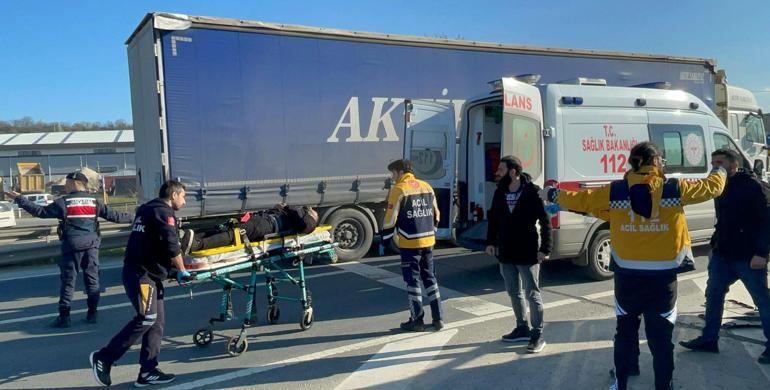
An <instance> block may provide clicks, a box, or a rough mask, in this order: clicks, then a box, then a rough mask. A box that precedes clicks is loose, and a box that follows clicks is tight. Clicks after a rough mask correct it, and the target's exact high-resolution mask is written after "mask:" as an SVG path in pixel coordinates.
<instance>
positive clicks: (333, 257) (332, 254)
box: [329, 250, 340, 264]
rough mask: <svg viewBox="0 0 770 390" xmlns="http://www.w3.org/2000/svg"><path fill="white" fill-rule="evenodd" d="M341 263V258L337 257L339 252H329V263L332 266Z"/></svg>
mask: <svg viewBox="0 0 770 390" xmlns="http://www.w3.org/2000/svg"><path fill="white" fill-rule="evenodd" d="M338 261H340V258H339V256H337V251H336V250H333V251H330V252H329V262H330V263H332V264H337V262H338Z"/></svg>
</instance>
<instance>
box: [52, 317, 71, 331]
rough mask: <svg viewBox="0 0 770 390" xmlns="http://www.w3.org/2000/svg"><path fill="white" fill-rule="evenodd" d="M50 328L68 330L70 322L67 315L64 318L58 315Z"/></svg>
mask: <svg viewBox="0 0 770 390" xmlns="http://www.w3.org/2000/svg"><path fill="white" fill-rule="evenodd" d="M50 326H51V327H52V328H69V327H70V326H72V320H71V319H70V316H69V315H66V316H65V315H61V314H59V315H58V316H57V317H56V318H54V320H53V321H51V323H50Z"/></svg>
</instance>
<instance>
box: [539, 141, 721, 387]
mask: <svg viewBox="0 0 770 390" xmlns="http://www.w3.org/2000/svg"><path fill="white" fill-rule="evenodd" d="M703 158H706V157H705V154H704V157H703ZM628 161H629V163H630V164H631V170H630V171H629V172H627V173H626V175H625V177H624V178H623V179H622V180H616V181H613V182H612V183H610V184H608V185H606V186H603V187H601V188H598V189H595V190H590V191H580V192H576V191H564V190H559V189H556V188H552V187H546V188H544V189H543V190H542V191H541V192H540V195H541V197H542V198H543V199H545V200H546V201H548V202H552V203H556V204H558V206H559V208H561V209H562V210H569V211H576V212H582V213H590V214H594V215H599V216H602V219H605V220H608V221H609V222H610V239H611V240H612V252H611V253H612V261H611V265H610V267H611V268H610V269H612V270H613V271H614V272H615V315H616V316H617V328H616V333H615V370H614V371H615V382H614V383H613V385H612V387H610V388H611V389H626V387H627V383H628V376H629V374H631V373H633V374H636V375H638V356H637V352H636V348H637V347H638V345H637V340H638V334H639V323H640V316H641V315H644V324H645V331H646V333H647V342H648V344H649V347H650V352H651V353H652V360H653V369H654V371H655V388H656V389H671V388H673V383H672V377H673V372H674V352H673V351H674V344H673V343H672V340H671V337H672V334H673V331H674V324H675V323H676V315H677V310H676V295H677V293H676V291H677V276H676V271H677V268H678V267H679V265H680V263H681V262H682V261H683V260H684V259H685V258H686V257H687V256H692V251H691V244H690V235H689V232H688V230H687V222H686V221H685V215H684V209H683V207H684V206H685V205H689V204H694V203H701V202H705V201H708V200H711V199H714V198H715V197H717V196H719V195H720V194H721V193H722V189H723V188H724V186H725V180H726V172H725V170H724V169H722V168H715V169H713V170H712V171H711V173H710V174H709V175H708V177H706V178H705V179H700V180H695V181H685V180H678V179H675V178H672V179H667V178H666V177H665V176H664V175H663V166H664V162H665V160H663V156H662V155H661V154H660V152H659V151H658V148H657V146H655V144H653V143H651V142H642V143H640V144H637V145H636V146H634V147H633V148H632V149H631V152H630V155H629V158H628Z"/></svg>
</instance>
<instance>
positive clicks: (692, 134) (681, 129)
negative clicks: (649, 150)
mask: <svg viewBox="0 0 770 390" xmlns="http://www.w3.org/2000/svg"><path fill="white" fill-rule="evenodd" d="M649 130H650V140H651V141H652V142H653V143H655V145H657V146H658V147H659V148H660V150H661V152H662V153H663V158H664V159H666V172H668V173H703V172H706V171H707V170H708V161H707V159H706V142H705V139H704V136H703V128H701V127H700V126H697V125H658V124H656V125H649Z"/></svg>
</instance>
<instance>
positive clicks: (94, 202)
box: [6, 171, 133, 328]
mask: <svg viewBox="0 0 770 390" xmlns="http://www.w3.org/2000/svg"><path fill="white" fill-rule="evenodd" d="M87 186H88V178H87V177H86V175H84V174H83V173H82V172H78V171H76V172H72V173H70V174H69V175H67V182H66V184H65V188H66V190H67V195H65V196H63V197H61V198H58V199H56V200H55V201H54V202H53V203H51V204H49V205H47V206H39V205H37V204H35V203H33V202H31V201H29V200H27V199H25V198H23V197H21V196H20V195H21V194H19V193H18V192H14V191H11V192H6V196H8V197H9V198H11V199H15V200H16V203H17V204H18V205H19V207H20V208H22V209H24V210H26V211H27V212H28V213H30V214H32V215H33V216H35V217H38V218H57V219H58V220H59V229H58V233H59V240H60V241H61V251H62V257H61V260H60V262H59V269H60V270H61V276H60V277H61V289H60V291H59V316H58V317H56V319H55V320H54V321H53V323H51V326H53V327H55V328H67V327H69V326H70V325H71V321H70V304H71V303H72V293H73V291H74V290H75V278H76V277H77V274H78V272H80V271H81V270H82V271H83V284H84V285H85V290H86V295H87V296H88V314H87V315H86V322H88V323H91V324H93V323H96V308H97V306H98V304H99V246H100V245H101V237H100V234H99V218H100V217H101V218H104V219H106V220H108V221H112V222H117V223H130V222H131V220H132V219H133V218H132V216H131V214H128V213H121V212H118V211H115V210H112V209H110V208H109V207H107V206H106V205H104V204H103V203H102V202H100V201H99V200H98V199H96V198H95V197H94V196H92V195H91V194H89V193H88V191H87V189H86V188H87Z"/></svg>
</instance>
